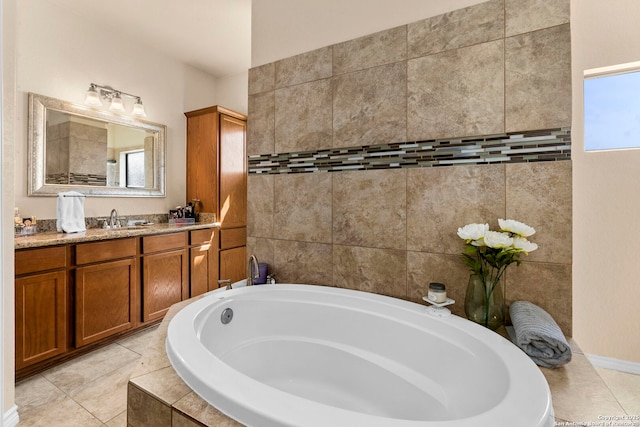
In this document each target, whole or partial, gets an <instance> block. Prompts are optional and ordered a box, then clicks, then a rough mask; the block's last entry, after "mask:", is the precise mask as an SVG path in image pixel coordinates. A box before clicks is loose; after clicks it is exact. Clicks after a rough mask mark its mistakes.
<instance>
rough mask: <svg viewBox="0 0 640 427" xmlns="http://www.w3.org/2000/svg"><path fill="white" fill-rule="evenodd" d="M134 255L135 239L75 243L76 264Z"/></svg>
mask: <svg viewBox="0 0 640 427" xmlns="http://www.w3.org/2000/svg"><path fill="white" fill-rule="evenodd" d="M135 255H136V239H135V238H131V239H118V240H107V241H104V242H93V243H80V244H78V245H76V264H77V265H82V264H91V263H93V262H100V261H108V260H113V259H120V258H128V257H133V256H135Z"/></svg>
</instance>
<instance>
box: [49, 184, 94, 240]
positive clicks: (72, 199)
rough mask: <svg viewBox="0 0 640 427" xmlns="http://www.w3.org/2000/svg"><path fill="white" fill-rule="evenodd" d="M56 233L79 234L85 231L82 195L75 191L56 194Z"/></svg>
mask: <svg viewBox="0 0 640 427" xmlns="http://www.w3.org/2000/svg"><path fill="white" fill-rule="evenodd" d="M56 228H57V229H58V232H61V231H64V232H65V233H79V232H81V231H86V229H87V227H86V225H85V223H84V194H82V193H78V192H77V191H67V192H66V193H58V219H57V221H56Z"/></svg>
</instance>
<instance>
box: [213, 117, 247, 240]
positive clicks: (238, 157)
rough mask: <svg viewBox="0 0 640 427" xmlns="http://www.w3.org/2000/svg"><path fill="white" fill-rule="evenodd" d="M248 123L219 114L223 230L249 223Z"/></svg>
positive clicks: (221, 220) (221, 219)
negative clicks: (246, 144) (246, 145)
mask: <svg viewBox="0 0 640 427" xmlns="http://www.w3.org/2000/svg"><path fill="white" fill-rule="evenodd" d="M245 129H246V123H245V122H244V121H242V120H238V119H235V118H233V117H229V116H226V115H224V114H221V115H220V175H219V179H220V184H219V185H220V202H219V203H220V222H221V223H222V228H230V227H243V226H245V225H246V224H247V156H246V155H245V152H246V151H245Z"/></svg>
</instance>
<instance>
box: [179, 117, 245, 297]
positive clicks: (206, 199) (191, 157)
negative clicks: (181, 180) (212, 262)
mask: <svg viewBox="0 0 640 427" xmlns="http://www.w3.org/2000/svg"><path fill="white" fill-rule="evenodd" d="M185 115H186V117H187V199H189V200H191V199H196V198H197V199H199V200H200V206H199V210H200V212H206V213H215V214H216V217H217V218H218V221H219V222H220V235H219V241H218V246H219V252H218V254H217V255H216V256H217V262H218V266H219V268H218V276H217V278H218V279H221V280H232V281H237V280H241V279H244V278H246V268H245V266H246V263H247V260H246V225H247V156H246V127H247V126H246V120H247V117H246V116H245V115H244V114H240V113H237V112H235V111H232V110H229V109H226V108H223V107H220V106H213V107H209V108H203V109H200V110H196V111H191V112H188V113H185ZM226 231H229V233H228V236H232V238H233V239H234V241H233V244H232V245H229V244H227V242H226V241H223V239H225V238H226V237H225V234H226V233H225V232H226ZM216 287H217V281H216Z"/></svg>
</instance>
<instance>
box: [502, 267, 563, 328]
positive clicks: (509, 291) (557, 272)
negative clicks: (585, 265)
mask: <svg viewBox="0 0 640 427" xmlns="http://www.w3.org/2000/svg"><path fill="white" fill-rule="evenodd" d="M525 261H526V260H525ZM505 274H506V282H505V286H504V288H505V289H504V292H505V296H506V302H507V304H511V303H512V302H514V301H529V302H532V303H533V304H535V305H537V306H540V307H541V308H542V309H544V310H545V311H546V312H547V313H549V314H550V315H551V317H553V319H554V320H555V321H556V323H557V324H558V326H560V329H562V332H564V334H565V335H567V336H571V334H572V328H571V314H572V311H571V310H572V309H571V307H572V302H571V301H572V298H571V295H572V290H571V265H561V264H547V263H541V262H523V263H522V265H520V266H516V265H511V266H509V268H508V269H507V272H506V273H505Z"/></svg>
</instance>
